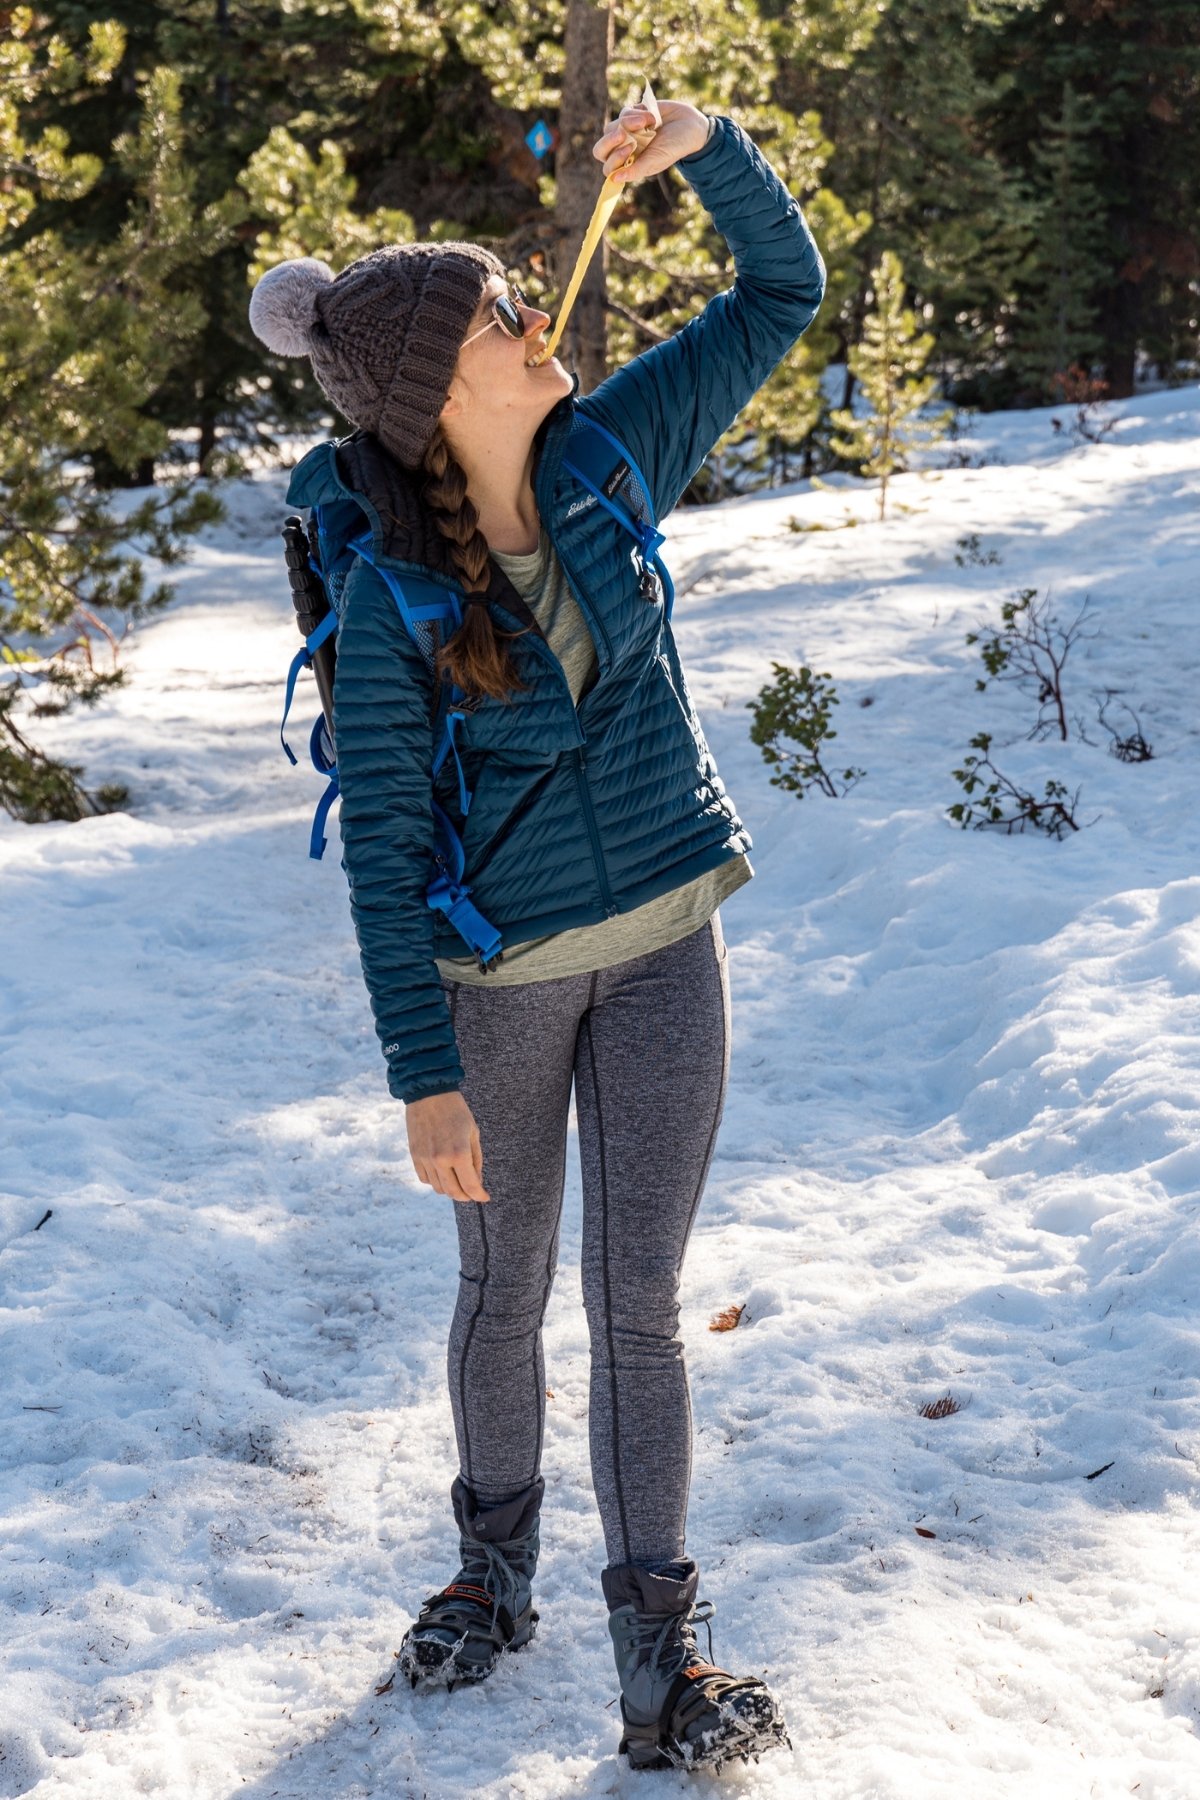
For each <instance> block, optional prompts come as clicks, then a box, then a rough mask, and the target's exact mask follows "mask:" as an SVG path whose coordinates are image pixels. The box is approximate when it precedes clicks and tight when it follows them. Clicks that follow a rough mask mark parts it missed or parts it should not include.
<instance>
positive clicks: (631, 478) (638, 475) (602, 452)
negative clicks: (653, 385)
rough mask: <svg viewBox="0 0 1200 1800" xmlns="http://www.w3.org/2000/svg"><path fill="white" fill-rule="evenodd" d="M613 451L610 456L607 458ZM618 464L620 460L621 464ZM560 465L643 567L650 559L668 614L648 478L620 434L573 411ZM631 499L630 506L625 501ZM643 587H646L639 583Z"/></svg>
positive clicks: (670, 594) (670, 589)
mask: <svg viewBox="0 0 1200 1800" xmlns="http://www.w3.org/2000/svg"><path fill="white" fill-rule="evenodd" d="M614 454H615V455H616V458H617V460H616V462H614V461H613V457H614ZM622 465H623V466H622ZM562 466H563V468H564V469H566V470H567V471H568V473H569V474H571V475H574V477H575V478H576V480H577V481H581V482H582V483H583V485H584V487H585V488H586V489H587V490H588V492H589V493H590V494H593V495H594V496H595V498H596V499H597V500H598V501H599V503H600V505H601V506H602V507H603V508H604V509H605V511H606V512H609V513H611V514H612V516H613V518H614V519H616V521H617V523H618V524H619V525H621V526H622V527H623V529H624V530H626V531H627V532H628V533H629V534H630V536H631V537H632V538H633V539H634V540H635V541H636V543H637V546H638V554H639V560H640V562H641V566H642V569H643V571H646V570H647V569H648V566H649V565H650V564H651V563H652V564H653V565H654V567H655V568H656V569H657V571H658V574H659V577H660V579H661V581H662V585H663V609H664V612H665V614H666V617H667V618H668V619H669V618H670V617H671V608H672V606H673V605H674V602H675V586H674V583H673V582H672V580H671V576H670V572H669V571H668V569H667V566H666V564H665V563H664V562H663V560H662V558H661V556H660V555H659V554H658V552H659V549H660V548H661V546H662V545H663V544H665V543H666V541H667V540H666V538H665V537H664V536H663V534H662V532H661V531H659V530H658V529H657V527H656V525H655V521H654V510H653V500H652V498H651V494H650V484H649V482H648V481H647V480H646V477H645V476H644V475H643V474H642V471H641V470H640V469H639V467H638V465H637V463H636V462H635V461H634V459H633V457H632V455H631V454H630V452H629V451H628V450H627V449H626V448H625V446H624V444H623V443H622V442H621V440H620V438H617V437H614V436H613V434H612V432H611V431H609V430H608V429H607V428H606V427H605V426H603V425H601V424H600V422H599V421H598V420H597V419H590V418H587V417H586V416H585V415H584V414H583V413H577V414H576V416H575V423H574V424H573V426H572V428H571V434H570V437H569V438H568V440H567V447H566V451H565V453H564V455H563V463H562ZM627 501H632V503H633V504H632V506H630V505H628V504H626V502H627ZM643 592H647V594H648V597H649V592H648V590H647V589H646V588H645V587H643Z"/></svg>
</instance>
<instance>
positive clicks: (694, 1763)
mask: <svg viewBox="0 0 1200 1800" xmlns="http://www.w3.org/2000/svg"><path fill="white" fill-rule="evenodd" d="M698 1581H699V1572H698V1570H697V1568H696V1565H695V1563H694V1562H693V1561H692V1560H691V1558H690V1557H681V1558H680V1559H679V1560H678V1561H676V1562H672V1563H666V1564H664V1565H662V1566H661V1568H660V1569H658V1570H654V1571H652V1570H649V1569H639V1568H636V1567H635V1566H634V1565H633V1564H632V1563H622V1564H620V1565H618V1566H616V1567H614V1568H609V1569H605V1570H604V1571H603V1573H602V1575H601V1582H602V1585H603V1587H604V1597H605V1599H606V1600H607V1601H608V1605H609V1621H608V1628H609V1631H610V1632H611V1633H612V1640H613V1649H614V1652H615V1654H616V1660H617V1674H618V1675H619V1676H620V1680H621V1717H622V1719H623V1720H624V1725H625V1729H624V1732H623V1734H622V1737H621V1743H620V1746H619V1751H618V1753H619V1754H620V1755H622V1756H627V1757H628V1758H629V1766H630V1768H631V1769H687V1770H698V1769H704V1770H711V1771H713V1772H714V1773H715V1772H716V1771H717V1770H719V1769H720V1768H721V1767H722V1765H723V1764H724V1763H726V1762H728V1761H729V1760H730V1759H731V1758H732V1757H735V1756H740V1757H741V1759H742V1761H743V1762H748V1761H749V1759H750V1757H753V1758H754V1760H755V1762H757V1761H758V1758H759V1756H760V1755H761V1753H762V1752H763V1751H764V1750H771V1749H775V1748H777V1747H778V1748H782V1747H784V1746H786V1747H787V1748H788V1749H789V1750H790V1749H791V1739H790V1738H789V1737H788V1734H787V1730H786V1728H785V1726H784V1722H783V1717H782V1715H781V1713H780V1711H779V1708H778V1706H777V1705H776V1703H775V1700H774V1699H773V1698H772V1696H771V1693H770V1691H769V1690H768V1688H767V1687H766V1684H765V1683H764V1682H762V1681H760V1680H759V1678H758V1676H757V1675H742V1676H734V1675H731V1674H730V1673H729V1671H728V1670H727V1669H718V1668H716V1667H715V1666H714V1665H713V1663H712V1661H711V1657H712V1627H711V1626H710V1625H709V1624H708V1621H709V1620H710V1619H711V1618H712V1616H713V1613H714V1612H715V1611H716V1608H715V1607H714V1605H713V1603H712V1601H711V1600H701V1601H700V1602H699V1603H698V1604H694V1602H695V1596H696V1586H697V1583H698ZM697 1624H703V1625H705V1626H706V1628H707V1629H708V1657H709V1659H708V1660H706V1659H705V1658H704V1657H702V1656H701V1655H700V1653H699V1651H698V1650H697V1648H696V1631H695V1627H696V1625H697Z"/></svg>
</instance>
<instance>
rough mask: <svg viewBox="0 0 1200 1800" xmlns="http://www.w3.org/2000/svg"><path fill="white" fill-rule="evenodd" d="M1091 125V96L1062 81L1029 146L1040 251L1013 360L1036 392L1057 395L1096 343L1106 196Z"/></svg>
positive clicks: (1094, 119) (1093, 115) (1089, 357)
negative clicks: (1041, 134) (1038, 181)
mask: <svg viewBox="0 0 1200 1800" xmlns="http://www.w3.org/2000/svg"><path fill="white" fill-rule="evenodd" d="M1096 125H1097V114H1096V108H1095V105H1094V103H1093V102H1091V101H1088V100H1085V99H1083V98H1081V96H1080V95H1078V94H1077V93H1076V92H1075V90H1074V88H1073V87H1072V86H1071V84H1070V82H1067V83H1065V84H1064V87H1063V94H1062V106H1061V110H1060V112H1059V116H1058V118H1057V119H1056V120H1055V121H1054V123H1053V124H1052V125H1051V127H1050V129H1049V130H1048V132H1047V133H1046V141H1045V142H1044V143H1043V144H1035V145H1034V146H1033V156H1034V160H1035V164H1036V166H1037V168H1038V170H1039V172H1040V174H1041V177H1042V193H1041V201H1040V206H1039V211H1038V229H1037V237H1038V252H1037V255H1036V256H1035V257H1034V258H1033V259H1032V265H1033V266H1032V274H1031V275H1030V277H1029V278H1028V279H1027V282H1026V292H1025V298H1024V301H1023V304H1022V306H1021V310H1020V312H1019V314H1018V316H1017V319H1016V322H1015V328H1014V342H1013V350H1012V364H1013V367H1014V368H1015V369H1016V370H1017V371H1018V373H1019V374H1020V376H1021V377H1022V379H1023V380H1025V381H1026V382H1028V383H1029V385H1030V387H1031V388H1032V390H1033V395H1032V397H1033V398H1035V399H1038V400H1050V401H1052V402H1058V401H1060V400H1062V399H1063V397H1064V381H1065V377H1066V374H1067V371H1068V370H1069V369H1070V367H1071V366H1072V364H1080V365H1082V366H1085V367H1086V366H1087V365H1088V364H1090V362H1091V360H1092V358H1093V357H1094V356H1095V355H1096V353H1097V352H1098V351H1099V349H1100V347H1101V339H1100V333H1099V330H1098V328H1097V327H1098V307H1097V304H1096V294H1097V291H1098V289H1099V287H1100V285H1101V282H1102V281H1103V278H1104V274H1105V264H1104V259H1103V257H1102V255H1101V254H1100V246H1101V245H1102V244H1103V241H1104V230H1103V216H1104V201H1103V197H1102V193H1101V186H1102V179H1103V169H1102V166H1101V164H1100V161H1099V156H1098V152H1097V149H1096V146H1095V142H1094V135H1095V131H1096Z"/></svg>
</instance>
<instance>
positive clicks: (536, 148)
mask: <svg viewBox="0 0 1200 1800" xmlns="http://www.w3.org/2000/svg"><path fill="white" fill-rule="evenodd" d="M557 135H558V133H557V132H551V130H550V127H549V126H548V125H547V124H546V121H545V120H544V119H539V120H538V122H537V124H536V125H534V126H532V127H531V128H530V130H528V131H527V132H526V133H525V142H526V143H527V144H528V145H529V148H530V149H531V150H532V151H533V154H534V155H535V156H536V157H538V158H541V157H543V156H545V154H546V152H547V150H550V149H552V148H553V145H554V140H555V138H556V137H557Z"/></svg>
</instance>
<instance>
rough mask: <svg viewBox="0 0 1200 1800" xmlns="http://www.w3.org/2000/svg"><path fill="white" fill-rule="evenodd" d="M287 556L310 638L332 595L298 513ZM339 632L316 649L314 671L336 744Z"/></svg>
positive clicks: (291, 520)
mask: <svg viewBox="0 0 1200 1800" xmlns="http://www.w3.org/2000/svg"><path fill="white" fill-rule="evenodd" d="M283 544H284V556H285V558H286V560H287V572H288V583H289V585H290V587H291V590H292V605H293V606H294V607H295V609H296V624H297V625H298V627H299V629H300V636H301V637H302V638H306V639H307V638H310V637H311V636H312V634H313V632H314V631H315V630H316V629H317V626H318V625H319V624H320V623H321V620H322V619H323V618H324V617H325V615H326V613H327V612H328V611H329V596H328V595H327V594H326V592H325V584H324V582H323V581H322V580H321V578H320V576H319V575H317V574H315V573H314V571H313V567H312V564H311V562H310V560H309V558H310V557H311V556H314V555H315V554H316V546H315V545H313V544H311V543H310V542H309V534H308V532H307V531H306V530H305V527H304V521H303V519H301V518H300V516H299V514H297V513H292V514H291V515H290V517H288V518H287V519H285V520H284V522H283ZM336 637H337V633H336V632H335V633H334V634H333V636H331V637H327V638H326V639H325V642H324V643H323V644H321V645H319V646H318V648H317V649H316V650H315V651H314V652H313V657H312V671H313V674H314V675H315V676H316V678H317V692H318V694H319V695H320V696H321V710H322V711H323V712H324V714H325V728H326V731H327V732H328V735H329V745H330V748H331V749H332V748H333V673H334V670H335V669H336V667H337V649H336V645H335V639H336Z"/></svg>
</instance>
